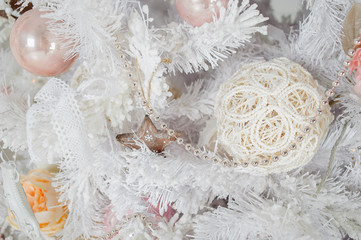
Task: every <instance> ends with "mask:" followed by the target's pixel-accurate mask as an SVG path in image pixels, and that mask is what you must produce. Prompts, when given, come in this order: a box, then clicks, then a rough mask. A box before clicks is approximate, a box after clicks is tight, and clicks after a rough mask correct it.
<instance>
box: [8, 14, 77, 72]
mask: <svg viewBox="0 0 361 240" xmlns="http://www.w3.org/2000/svg"><path fill="white" fill-rule="evenodd" d="M47 21H49V19H46V18H42V17H41V12H40V11H39V10H38V9H32V10H29V11H27V12H26V13H24V14H23V15H21V16H20V17H19V18H18V20H16V22H15V24H14V26H13V28H12V30H11V34H10V48H11V51H12V53H13V55H14V57H15V59H16V61H17V62H18V63H19V65H20V66H21V67H23V68H24V69H25V70H27V71H29V72H31V73H33V74H36V75H40V76H47V77H49V76H56V75H59V74H61V73H63V72H65V71H66V70H68V69H69V68H70V67H71V65H72V64H73V63H74V61H75V59H76V57H74V58H72V59H68V60H65V59H64V55H65V53H66V51H67V50H66V49H62V48H61V40H59V39H57V37H56V36H55V35H54V34H52V33H51V32H50V31H48V30H47Z"/></svg>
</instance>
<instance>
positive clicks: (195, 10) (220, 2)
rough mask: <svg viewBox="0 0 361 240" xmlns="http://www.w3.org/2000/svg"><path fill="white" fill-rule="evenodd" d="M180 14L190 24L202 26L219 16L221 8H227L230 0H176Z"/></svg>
mask: <svg viewBox="0 0 361 240" xmlns="http://www.w3.org/2000/svg"><path fill="white" fill-rule="evenodd" d="M175 5H176V7H177V10H178V13H179V15H180V16H181V17H182V18H183V19H184V20H185V21H186V22H187V23H189V24H191V25H193V26H195V27H200V26H202V25H203V24H205V23H209V22H212V21H213V15H215V14H216V16H217V18H218V17H219V9H220V8H221V7H224V8H227V5H228V0H175Z"/></svg>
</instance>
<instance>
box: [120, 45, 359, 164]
mask: <svg viewBox="0 0 361 240" xmlns="http://www.w3.org/2000/svg"><path fill="white" fill-rule="evenodd" d="M360 42H361V39H360V38H358V39H355V41H354V44H355V46H354V48H353V49H350V50H349V51H348V56H349V57H350V58H352V57H353V56H354V54H355V53H356V48H357V45H359V44H360ZM118 50H120V48H118ZM120 58H121V61H122V64H123V67H124V69H125V70H126V71H127V73H128V77H129V78H130V80H131V81H132V84H133V87H134V89H135V91H136V95H137V96H138V98H139V100H140V103H141V105H142V107H143V109H144V111H145V112H146V114H147V115H149V117H151V118H152V119H153V120H154V121H155V122H158V123H159V126H160V128H161V129H163V130H165V131H167V132H168V134H169V136H173V137H175V138H176V142H177V143H178V144H179V145H182V146H183V147H184V148H185V149H186V150H187V151H189V152H191V153H192V154H193V155H194V156H196V157H198V158H200V159H202V160H205V161H210V162H212V163H214V164H221V165H222V166H224V167H238V166H239V165H240V166H243V167H248V166H249V165H250V164H251V165H252V166H254V167H257V166H260V165H269V164H271V163H272V162H277V161H279V160H280V159H281V158H282V157H287V156H288V155H289V153H290V152H291V151H293V150H295V149H297V144H299V143H300V142H302V141H303V140H304V139H305V137H306V136H307V135H308V134H309V133H310V132H311V129H312V126H314V125H315V124H316V123H317V120H318V118H319V117H320V115H322V114H323V112H324V110H325V106H326V105H328V104H329V101H330V98H331V97H333V96H334V95H335V89H336V88H337V87H338V86H340V84H341V79H342V78H344V77H346V75H347V70H348V69H347V68H348V66H349V65H350V58H348V59H346V60H345V61H344V63H343V68H342V69H340V70H339V71H338V73H337V80H335V81H334V82H332V87H331V88H330V89H328V90H327V91H326V97H325V98H324V99H323V100H322V102H321V104H320V105H319V107H318V108H317V110H316V113H315V115H314V116H313V117H311V118H310V119H309V122H308V123H307V124H305V126H304V127H303V129H302V133H301V134H299V135H298V136H297V137H296V139H295V141H294V142H292V143H291V144H290V145H289V147H288V148H287V149H283V150H281V151H280V152H279V154H275V155H274V156H273V157H271V158H270V159H260V160H255V161H252V162H247V161H243V160H240V161H239V162H240V163H238V162H236V161H233V160H229V159H227V158H221V157H220V156H217V154H216V153H212V152H206V151H202V150H201V149H199V148H197V147H194V146H193V145H192V144H189V143H186V142H185V140H184V139H183V138H181V137H178V136H176V135H175V130H173V129H171V128H169V127H168V125H167V124H166V123H165V122H164V121H163V120H162V119H161V118H160V116H159V115H158V114H156V112H155V110H154V109H153V108H152V107H151V106H149V103H148V102H147V100H146V99H145V96H144V95H143V93H142V91H141V89H140V88H139V86H138V85H139V84H138V83H137V80H136V79H135V78H134V74H132V69H131V64H130V62H128V61H127V60H126V56H125V55H124V54H123V53H122V52H120Z"/></svg>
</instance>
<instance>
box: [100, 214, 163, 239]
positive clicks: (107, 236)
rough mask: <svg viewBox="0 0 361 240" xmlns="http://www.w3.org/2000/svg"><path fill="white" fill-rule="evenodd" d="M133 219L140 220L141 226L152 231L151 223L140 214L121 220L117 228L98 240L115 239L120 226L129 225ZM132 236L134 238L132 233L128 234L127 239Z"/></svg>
mask: <svg viewBox="0 0 361 240" xmlns="http://www.w3.org/2000/svg"><path fill="white" fill-rule="evenodd" d="M135 219H141V221H142V223H143V225H144V226H145V227H146V228H147V229H148V230H149V231H151V230H152V228H153V223H152V222H151V221H150V220H149V219H148V218H147V217H146V216H144V215H141V214H134V215H131V216H128V217H126V219H123V221H122V222H121V223H120V224H119V225H118V226H117V227H115V228H114V229H113V230H112V231H111V232H109V233H107V234H106V235H104V236H102V237H100V238H99V239H101V240H110V239H112V238H114V237H116V236H117V235H118V234H119V232H120V230H121V228H122V226H124V225H125V224H127V223H129V222H131V221H133V220H135ZM133 236H134V233H130V235H129V237H133ZM153 237H154V236H153ZM154 239H155V240H157V239H158V238H157V237H154Z"/></svg>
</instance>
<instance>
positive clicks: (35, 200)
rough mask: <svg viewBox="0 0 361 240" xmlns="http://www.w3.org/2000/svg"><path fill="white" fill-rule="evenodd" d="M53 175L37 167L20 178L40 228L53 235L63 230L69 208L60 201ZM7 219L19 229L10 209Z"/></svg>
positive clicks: (43, 231)
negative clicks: (52, 183)
mask: <svg viewBox="0 0 361 240" xmlns="http://www.w3.org/2000/svg"><path fill="white" fill-rule="evenodd" d="M52 177H53V174H51V173H50V172H48V171H45V170H41V169H36V170H31V171H30V172H29V173H28V175H26V176H21V178H20V182H21V185H22V186H23V188H24V191H25V194H26V197H27V199H28V201H29V203H30V206H31V208H32V210H33V212H34V214H35V217H36V219H37V220H38V222H39V226H40V230H41V232H42V233H44V234H45V235H47V236H53V235H55V234H56V233H58V232H59V231H60V230H62V229H63V228H64V225H65V221H66V218H67V216H68V213H67V212H68V211H67V208H66V207H64V206H60V205H59V203H58V200H57V198H58V194H57V193H56V192H55V189H54V188H53V186H52V185H51V182H52ZM7 220H8V222H9V223H10V224H11V225H12V226H13V227H15V228H16V229H19V228H18V226H17V224H16V219H15V217H14V215H13V214H12V213H11V212H10V211H9V216H8V217H7Z"/></svg>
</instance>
